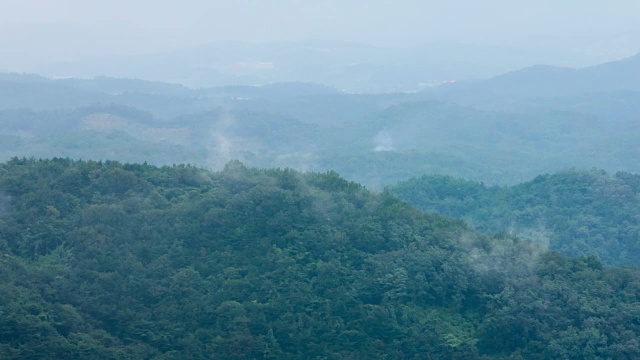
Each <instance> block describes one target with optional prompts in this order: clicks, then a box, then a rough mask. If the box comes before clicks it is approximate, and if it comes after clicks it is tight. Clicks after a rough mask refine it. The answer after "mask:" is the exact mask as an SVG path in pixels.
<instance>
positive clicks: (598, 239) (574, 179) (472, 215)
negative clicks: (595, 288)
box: [392, 170, 640, 266]
mask: <svg viewBox="0 0 640 360" xmlns="http://www.w3.org/2000/svg"><path fill="white" fill-rule="evenodd" d="M392 191H393V192H394V193H396V194H397V195H398V196H399V197H400V198H402V199H404V200H407V201H408V202H410V203H412V204H414V205H415V206H417V207H418V208H420V209H422V210H426V211H435V212H438V213H441V214H444V215H447V216H452V217H458V218H464V219H466V220H467V221H469V222H470V223H471V224H473V225H474V226H475V227H476V228H477V229H478V230H480V231H484V232H487V231H488V232H496V231H507V232H514V233H516V234H518V235H519V236H524V237H529V238H534V239H538V240H540V241H543V242H548V244H549V247H550V249H552V250H557V251H560V252H563V253H565V254H568V255H571V256H579V255H591V254H593V255H597V256H598V257H599V258H600V259H601V260H602V261H603V262H604V263H605V264H609V265H622V264H632V265H636V266H640V176H639V175H634V174H630V173H626V172H619V173H616V174H615V175H613V176H612V175H607V174H606V173H605V172H604V171H599V170H590V171H586V170H582V171H581V170H567V171H563V172H559V173H556V174H553V175H542V176H538V177H536V178H535V179H534V180H532V181H528V182H524V183H521V184H519V185H514V186H510V187H497V186H494V187H487V186H485V185H483V184H482V183H478V182H473V181H466V180H462V179H458V178H453V177H448V176H424V177H421V178H416V179H412V180H409V181H406V182H403V183H400V184H398V185H397V186H395V187H393V188H392Z"/></svg>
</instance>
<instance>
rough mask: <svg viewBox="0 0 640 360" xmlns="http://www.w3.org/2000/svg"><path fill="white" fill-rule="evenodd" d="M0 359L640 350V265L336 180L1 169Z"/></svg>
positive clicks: (104, 168)
mask: <svg viewBox="0 0 640 360" xmlns="http://www.w3.org/2000/svg"><path fill="white" fill-rule="evenodd" d="M0 189H1V196H2V197H1V201H0V251H1V253H2V254H1V258H0V270H1V271H2V274H3V276H2V277H1V278H0V293H1V294H2V296H0V302H1V308H2V311H0V355H1V356H2V357H3V358H19V359H21V358H43V359H46V358H65V359H74V358H76V359H81V358H104V359H125V358H155V359H174V358H175V359H177V358H180V359H184V358H192V359H205V358H221V359H233V358H237V359H244V358H255V359H268V358H300V359H303V358H304V359H308V358H342V359H353V358H390V359H403V358H425V357H426V358H436V359H437V358H440V359H452V358H460V359H463V358H464V359H473V358H477V359H502V358H529V359H536V358H538V359H548V358H581V359H588V358H616V359H633V358H637V357H638V356H640V347H639V346H638V344H637V341H636V339H637V338H638V337H639V336H640V324H639V323H638V321H637V319H638V318H639V317H640V306H639V305H638V304H640V302H639V300H640V299H639V297H640V271H639V270H637V269H636V268H607V267H604V266H603V265H602V263H601V262H600V261H599V260H598V259H597V258H595V257H578V258H575V259H571V258H568V257H566V256H564V255H561V254H559V253H555V252H547V251H545V250H544V249H542V248H540V247H539V246H537V245H536V244H535V243H534V242H531V241H528V240H524V239H522V238H519V237H514V236H510V235H508V234H504V233H503V234H501V235H495V236H487V235H482V234H480V233H477V232H475V231H473V230H471V229H470V228H469V227H468V226H467V225H465V223H464V222H462V221H461V220H455V219H451V218H446V217H443V216H441V215H436V214H427V213H423V212H420V211H419V210H416V209H414V208H412V207H410V206H409V205H408V204H406V203H404V202H402V201H400V200H399V199H397V198H396V197H395V196H394V195H392V194H391V193H390V192H388V191H384V192H381V193H377V194H376V193H371V192H369V191H368V190H366V189H365V188H363V187H362V186H361V185H358V184H356V183H353V182H349V181H347V180H344V179H342V178H341V177H340V176H339V175H338V174H337V173H335V172H327V173H306V174H305V173H299V172H297V171H294V170H290V169H275V170H257V169H253V168H247V167H245V166H244V165H243V164H241V163H239V162H237V161H236V162H230V163H228V164H227V165H226V166H225V168H224V170H223V171H221V172H209V171H206V170H203V169H201V168H198V167H193V166H184V165H181V166H170V167H161V168H159V167H155V166H151V165H147V164H121V163H118V162H113V161H107V162H94V161H88V162H85V161H73V160H68V159H52V160H35V159H24V158H22V159H20V158H14V159H12V160H10V161H8V162H6V163H3V164H1V165H0Z"/></svg>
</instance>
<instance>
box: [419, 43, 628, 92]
mask: <svg viewBox="0 0 640 360" xmlns="http://www.w3.org/2000/svg"><path fill="white" fill-rule="evenodd" d="M623 90H626V91H640V54H636V55H634V56H631V57H628V58H625V59H622V60H618V61H612V62H607V63H603V64H600V65H596V66H590V67H586V68H580V69H573V68H563V67H555V66H549V65H534V66H529V67H526V68H523V69H520V70H516V71H512V72H508V73H505V74H502V75H498V76H495V77H493V78H490V79H488V80H484V81H469V82H460V83H453V84H445V85H443V86H441V87H439V88H437V89H433V90H430V92H431V93H434V94H436V96H437V95H439V94H446V95H450V96H452V97H454V98H455V96H456V95H459V96H462V97H465V96H469V95H470V94H471V93H475V94H484V96H483V97H484V98H486V97H495V96H506V97H508V98H514V97H553V96H568V95H577V94H584V93H601V92H609V91H623Z"/></svg>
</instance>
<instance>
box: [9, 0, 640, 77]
mask: <svg viewBox="0 0 640 360" xmlns="http://www.w3.org/2000/svg"><path fill="white" fill-rule="evenodd" d="M0 3H1V4H2V12H0V49H2V50H0V54H1V56H0V70H3V71H20V72H43V71H39V70H42V69H43V68H46V66H48V65H50V64H55V63H61V62H77V61H86V60H89V59H96V58H102V57H108V56H113V55H134V54H138V55H140V54H145V53H161V52H169V51H176V50H179V49H189V48H195V47H198V46H203V45H205V44H209V43H214V42H228V41H234V42H235V41H241V42H291V41H295V42H297V41H304V40H309V39H324V40H330V41H345V42H356V43H363V44H372V45H376V46H385V47H416V46H420V45H424V44H433V43H440V44H442V43H463V44H467V45H473V46H470V47H469V48H467V49H466V53H464V54H463V55H462V56H463V57H467V58H468V59H469V61H470V62H473V61H474V52H475V51H476V49H477V46H478V45H480V46H489V45H491V46H493V47H495V46H498V47H504V48H505V49H511V51H515V50H517V51H519V52H521V53H524V55H523V56H528V58H530V59H531V60H530V61H531V62H532V63H535V62H546V63H552V64H554V65H568V66H585V65H591V64H595V63H598V62H603V61H607V60H613V59H618V58H621V57H625V56H629V55H632V54H634V53H637V52H640V40H637V39H639V38H640V37H639V36H637V34H638V32H640V23H638V21H637V14H639V13H640V3H639V2H637V1H633V0H613V1H578V0H568V1H562V2H559V1H552V0H541V1H536V2H529V1H527V2H524V1H510V0H487V1H483V2H474V1H468V0H453V1H448V2H441V1H417V0H405V1H400V2H398V1H394V2H392V1H387V0H373V1H368V2H366V3H364V2H361V1H353V0H347V1H344V0H343V1H337V0H321V1H306V0H288V1H276V0H265V1H254V0H237V1H227V0H216V1H202V0H188V1H182V2H180V3H176V2H173V1H171V2H170V1H150V0H140V1H135V2H131V1H124V0H111V1H91V2H87V1H80V0H60V1H55V2H53V1H45V0H23V1H11V0H3V1H1V2H0ZM514 49H515V50H514ZM463 52H464V51H463ZM506 60H508V59H506ZM482 61H486V60H482ZM521 62H522V61H521ZM521 65H525V66H526V65H530V64H521V63H517V64H514V66H521ZM501 70H502V69H501ZM87 74H88V75H94V74H93V73H90V72H89V73H87ZM87 74H80V73H78V74H75V73H72V72H67V73H64V72H60V73H56V71H53V70H52V71H51V72H50V73H48V74H47V75H52V76H56V75H60V76H82V75H87ZM107 75H119V74H118V73H114V74H107ZM127 75H128V74H127ZM478 75H479V76H482V75H486V74H483V73H481V72H478ZM142 76H143V77H144V74H142Z"/></svg>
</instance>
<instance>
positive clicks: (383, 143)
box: [373, 130, 395, 151]
mask: <svg viewBox="0 0 640 360" xmlns="http://www.w3.org/2000/svg"><path fill="white" fill-rule="evenodd" d="M373 142H374V143H375V145H376V147H375V148H374V149H373V151H393V150H395V148H394V147H393V138H392V137H391V134H390V133H389V132H388V131H387V130H380V132H378V134H377V135H376V136H375V138H373Z"/></svg>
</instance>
